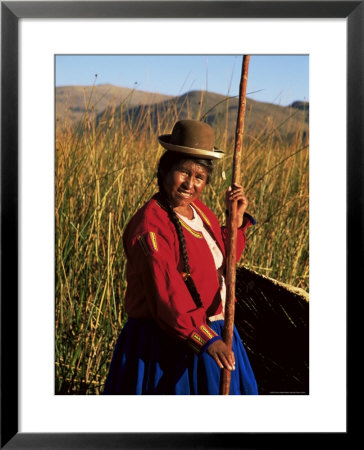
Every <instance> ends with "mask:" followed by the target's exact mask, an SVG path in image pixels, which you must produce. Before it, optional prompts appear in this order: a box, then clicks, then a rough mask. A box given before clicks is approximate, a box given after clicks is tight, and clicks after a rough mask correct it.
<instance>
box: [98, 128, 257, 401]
mask: <svg viewBox="0 0 364 450" xmlns="http://www.w3.org/2000/svg"><path fill="white" fill-rule="evenodd" d="M159 142H160V144H161V145H162V146H163V147H164V148H165V149H166V150H167V152H165V153H164V155H163V156H162V157H161V159H160V162H159V167H158V174H157V177H158V185H159V192H158V193H157V194H156V195H154V196H153V197H152V198H151V199H150V200H149V201H148V202H147V203H146V204H145V205H144V206H143V207H142V208H141V209H140V210H139V211H137V213H136V214H135V215H134V216H133V218H132V219H131V220H130V222H129V223H128V225H127V227H126V230H125V233H124V235H123V243H124V249H125V253H126V256H127V283H128V285H127V291H126V296H125V309H126V312H127V314H128V321H127V323H126V324H125V326H124V328H123V330H122V332H121V335H120V337H119V340H118V342H117V345H116V348H115V351H114V355H113V358H112V362H111V366H110V370H109V374H108V377H107V380H106V384H105V389H104V392H103V393H104V394H174V395H183V394H195V395H198V394H219V380H220V373H221V369H222V368H225V369H228V370H231V371H232V373H231V384H230V394H257V386H256V382H255V378H254V374H253V372H252V369H251V367H250V364H249V361H248V358H247V355H246V352H245V349H244V347H243V344H242V342H241V339H240V337H239V335H238V332H237V330H236V329H235V330H234V338H233V351H230V350H229V349H228V347H227V346H226V344H225V343H224V341H223V340H222V338H221V333H222V329H223V325H224V321H223V318H224V301H225V290H226V288H225V282H224V270H225V255H226V250H225V249H226V244H227V231H226V229H225V228H224V227H222V228H221V227H220V225H219V223H218V220H217V218H216V216H215V215H214V214H213V213H212V212H211V211H210V209H209V208H207V206H206V205H204V204H203V203H202V202H201V201H200V200H199V197H200V195H201V193H202V192H203V189H204V187H205V186H206V184H207V183H208V182H209V180H210V176H211V173H212V161H213V160H214V159H219V158H221V157H222V156H223V152H221V151H220V150H218V149H216V148H215V147H214V132H213V130H212V128H211V127H210V126H209V125H207V124H205V123H203V122H199V121H193V120H181V121H179V122H177V123H176V124H175V126H174V128H173V131H172V134H171V135H163V136H160V137H159ZM233 200H236V201H237V205H238V206H237V212H238V213H237V216H238V217H237V223H236V226H237V227H238V233H237V234H238V238H237V255H236V256H237V260H238V259H239V258H240V256H241V253H242V251H243V248H244V246H245V240H246V238H245V230H246V228H247V227H248V226H250V225H252V224H254V223H255V222H254V219H253V218H252V217H251V216H250V215H249V214H247V213H246V212H245V210H246V208H247V205H248V201H247V199H246V197H245V195H244V192H243V190H242V187H241V186H240V185H236V186H235V187H234V189H233V190H231V189H228V191H227V193H226V206H227V208H228V207H229V204H230V202H231V201H233Z"/></svg>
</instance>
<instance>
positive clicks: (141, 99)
mask: <svg viewBox="0 0 364 450" xmlns="http://www.w3.org/2000/svg"><path fill="white" fill-rule="evenodd" d="M87 109H88V111H92V110H93V111H94V113H95V116H96V121H97V124H98V125H99V126H101V127H103V126H105V127H108V128H110V127H111V126H117V124H118V122H119V121H120V120H122V121H123V122H124V123H125V124H126V125H127V126H128V127H129V128H130V129H131V130H135V131H140V130H141V129H142V128H143V127H148V128H149V129H150V130H151V131H153V132H155V133H159V134H163V133H169V132H170V131H171V129H172V127H173V124H174V123H175V121H176V120H177V119H185V118H191V119H200V120H201V119H203V120H205V121H206V122H207V123H209V124H211V125H212V126H213V127H214V129H215V133H216V137H217V140H219V139H221V138H222V137H224V136H225V137H227V138H232V137H234V134H235V127H236V119H237V111H238V98H237V97H226V96H224V95H221V94H216V93H213V92H205V91H190V92H187V93H185V94H183V95H181V96H177V97H172V96H167V95H162V94H155V93H150V92H144V91H138V90H133V89H129V88H122V87H116V86H112V85H100V86H96V87H94V88H92V87H91V86H87V87H82V86H73V87H57V88H56V117H57V120H58V121H59V122H61V121H62V120H63V121H64V120H65V119H66V120H67V121H68V122H69V123H71V124H72V123H73V124H74V123H76V122H77V121H78V120H80V118H81V117H82V115H83V114H84V113H85V111H86V110H87ZM308 114H309V105H308V103H306V102H301V101H296V102H293V103H292V104H291V105H290V106H279V105H274V104H271V103H264V102H259V101H255V100H251V99H249V98H248V99H247V109H246V119H245V137H250V138H251V139H262V138H264V136H265V135H266V134H267V133H272V129H273V133H274V136H275V138H276V139H278V140H291V139H294V138H295V136H296V134H297V132H298V131H299V132H300V133H301V135H302V136H303V138H305V137H306V136H308ZM288 119H289V120H288Z"/></svg>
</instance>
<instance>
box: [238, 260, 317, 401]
mask: <svg viewBox="0 0 364 450" xmlns="http://www.w3.org/2000/svg"><path fill="white" fill-rule="evenodd" d="M236 298H237V302H236V304H235V326H236V327H237V329H238V331H239V334H240V336H241V338H242V341H243V342H244V345H245V347H246V350H247V353H248V356H249V359H250V362H251V365H252V367H253V370H254V373H255V376H256V380H257V383H258V388H259V394H262V395H274V394H276V395H284V394H292V395H293V394H296V395H300V394H301V395H302V394H308V393H309V327H308V324H309V295H308V293H307V292H306V291H304V290H302V289H299V288H295V287H293V286H290V285H287V284H283V283H280V282H278V281H276V280H273V279H271V278H268V277H265V276H262V275H260V274H258V273H256V272H254V271H252V270H249V269H247V268H245V267H239V268H237V272H236Z"/></svg>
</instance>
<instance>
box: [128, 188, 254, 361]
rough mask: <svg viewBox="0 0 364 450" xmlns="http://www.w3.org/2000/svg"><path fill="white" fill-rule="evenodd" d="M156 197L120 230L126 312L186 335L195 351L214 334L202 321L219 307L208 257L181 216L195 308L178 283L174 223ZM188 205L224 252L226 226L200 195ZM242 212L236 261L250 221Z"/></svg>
mask: <svg viewBox="0 0 364 450" xmlns="http://www.w3.org/2000/svg"><path fill="white" fill-rule="evenodd" d="M158 198H159V197H158V194H157V195H155V196H154V197H153V198H152V199H151V200H149V201H148V202H147V203H146V204H145V205H144V206H143V207H142V208H141V209H140V210H138V211H137V213H136V214H135V215H134V216H133V217H132V219H131V220H130V222H129V223H128V225H127V227H126V230H125V232H124V235H123V244H124V249H125V252H126V256H127V283H128V285H127V290H126V296H125V308H126V313H127V314H128V316H129V317H133V318H152V319H153V320H154V321H155V322H156V323H157V324H158V326H159V327H160V328H161V329H162V330H164V331H165V332H166V333H168V334H169V335H171V336H173V337H175V338H177V339H182V340H185V341H186V340H187V342H188V343H189V344H190V346H191V347H192V348H193V349H194V350H195V351H196V352H197V353H199V352H200V351H202V350H204V349H206V348H207V347H208V345H209V344H210V343H212V342H213V341H214V340H216V339H219V337H218V336H217V335H216V333H215V332H214V331H213V330H212V329H211V328H210V327H209V326H208V324H207V317H209V316H213V315H215V314H219V313H220V312H221V311H222V304H221V297H220V286H219V281H218V277H217V271H216V267H215V263H214V259H213V256H212V254H211V251H210V248H209V247H208V245H207V243H206V241H205V239H204V238H203V236H202V234H200V233H199V232H196V231H194V230H192V229H191V228H190V227H189V226H188V225H187V224H186V223H184V222H183V221H182V220H181V224H182V229H183V233H184V236H185V240H186V248H187V253H188V256H189V264H190V270H191V276H192V278H193V280H194V282H195V285H196V287H197V290H198V292H199V294H200V297H201V301H202V307H197V306H196V305H195V303H194V301H193V299H192V297H191V295H190V293H189V291H188V289H187V286H186V284H185V282H184V278H183V276H184V275H185V274H184V273H183V262H182V258H181V256H180V250H179V241H178V236H177V232H176V229H175V226H174V225H173V223H172V222H171V220H170V218H169V216H168V213H167V211H166V210H165V209H164V208H163V207H162V206H161V204H160V203H159V201H158ZM193 206H194V207H195V209H196V211H197V212H198V214H199V215H200V216H201V219H202V220H203V222H204V223H205V224H206V225H207V227H208V229H209V230H210V231H211V232H212V235H213V236H214V237H215V240H216V242H217V244H218V246H219V247H220V250H221V251H222V253H223V255H224V256H225V254H226V251H225V248H226V246H227V238H228V236H227V229H226V228H225V227H220V225H219V222H218V220H217V217H216V216H215V215H214V214H213V213H212V211H211V210H210V209H209V208H208V207H207V206H206V205H204V204H203V203H202V202H201V201H200V200H196V201H195V202H194V203H193ZM247 216H248V218H249V220H248V223H247V224H246V225H245V226H244V227H241V228H239V230H238V234H237V251H236V254H237V261H238V260H239V259H240V256H241V254H242V252H243V249H244V247H245V242H246V237H245V229H246V228H247V227H248V226H249V225H251V224H253V223H255V222H254V219H252V218H251V217H250V216H249V215H247Z"/></svg>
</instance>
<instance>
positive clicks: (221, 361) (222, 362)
mask: <svg viewBox="0 0 364 450" xmlns="http://www.w3.org/2000/svg"><path fill="white" fill-rule="evenodd" d="M206 351H207V353H208V354H209V355H210V356H212V357H213V359H214V360H215V361H216V364H217V365H218V366H219V367H220V369H228V370H235V356H234V352H232V351H231V350H229V348H228V347H227V345H226V344H225V342H224V341H223V340H221V339H219V340H217V341H215V342H213V343H212V344H211V345H210V346H209V347H208V348H207V350H206Z"/></svg>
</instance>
